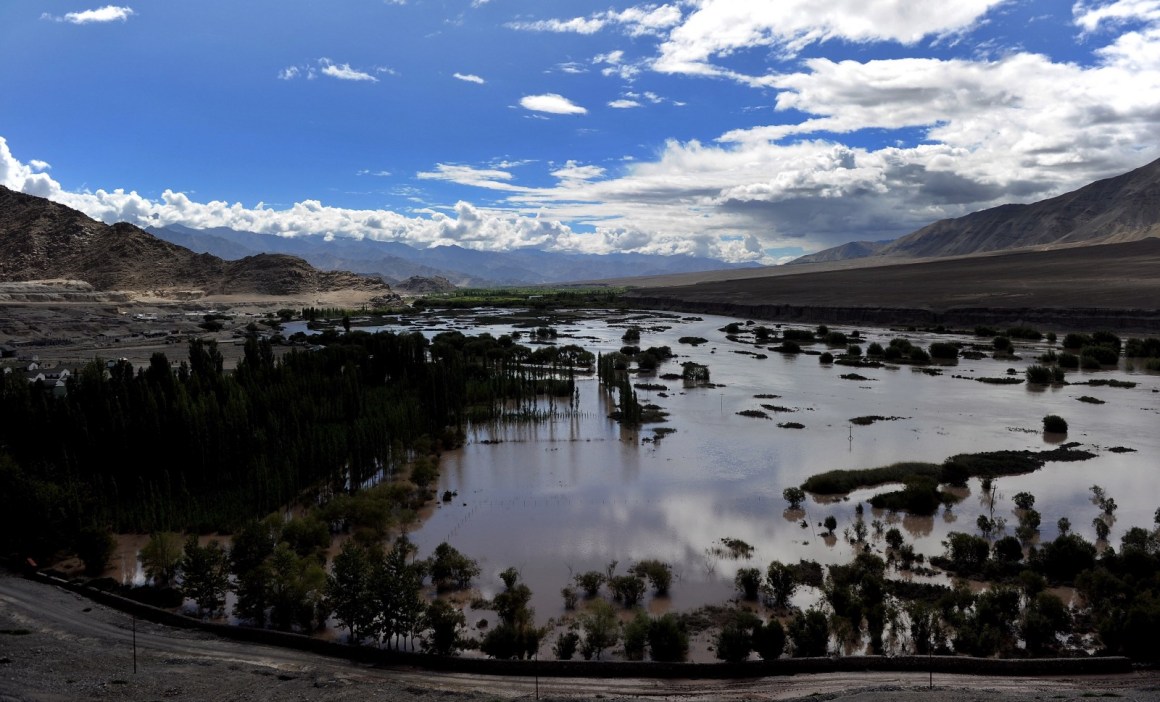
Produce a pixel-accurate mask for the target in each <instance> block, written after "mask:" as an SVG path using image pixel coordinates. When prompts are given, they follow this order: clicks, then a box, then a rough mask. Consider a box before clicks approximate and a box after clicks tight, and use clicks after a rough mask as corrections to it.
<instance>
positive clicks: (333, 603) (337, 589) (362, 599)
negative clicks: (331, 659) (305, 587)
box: [326, 540, 378, 645]
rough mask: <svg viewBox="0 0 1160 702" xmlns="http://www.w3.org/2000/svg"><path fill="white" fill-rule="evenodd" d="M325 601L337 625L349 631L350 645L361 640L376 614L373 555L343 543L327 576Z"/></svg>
mask: <svg viewBox="0 0 1160 702" xmlns="http://www.w3.org/2000/svg"><path fill="white" fill-rule="evenodd" d="M326 602H327V606H328V607H329V608H330V609H331V610H332V611H333V612H334V616H335V619H337V620H338V623H339V624H341V625H342V626H345V627H346V628H347V629H350V642H351V643H352V644H355V645H357V644H358V643H359V642H360V641H362V639H363V638H364V637H365V636H366V634H367V633H368V632H369V631H370V630H371V628H372V626H373V624H374V620H375V617H376V616H377V614H378V612H377V611H376V610H377V608H376V606H375V563H374V557H373V556H372V554H371V553H370V552H369V551H368V550H367V549H366V548H364V547H362V546H360V545H359V544H358V543H356V542H355V541H353V540H350V541H346V542H345V543H343V545H342V550H341V551H339V552H338V555H336V556H335V557H334V563H333V565H332V567H331V572H330V574H329V575H328V576H327V577H326Z"/></svg>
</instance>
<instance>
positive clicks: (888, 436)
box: [287, 312, 1160, 621]
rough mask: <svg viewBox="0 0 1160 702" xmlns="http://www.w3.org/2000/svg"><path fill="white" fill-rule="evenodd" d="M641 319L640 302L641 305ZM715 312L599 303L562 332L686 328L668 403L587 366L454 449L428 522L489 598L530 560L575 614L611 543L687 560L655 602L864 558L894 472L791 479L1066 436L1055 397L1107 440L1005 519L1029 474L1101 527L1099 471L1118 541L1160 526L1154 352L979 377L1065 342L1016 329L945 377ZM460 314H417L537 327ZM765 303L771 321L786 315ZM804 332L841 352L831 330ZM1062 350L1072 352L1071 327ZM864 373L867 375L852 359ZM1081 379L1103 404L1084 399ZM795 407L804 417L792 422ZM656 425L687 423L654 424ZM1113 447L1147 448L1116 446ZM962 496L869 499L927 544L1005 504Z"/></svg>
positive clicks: (605, 344) (1055, 501)
mask: <svg viewBox="0 0 1160 702" xmlns="http://www.w3.org/2000/svg"><path fill="white" fill-rule="evenodd" d="M494 314H496V315H500V313H498V312H496V313H494ZM505 314H506V313H505ZM626 317H633V318H632V319H631V320H629V321H626ZM699 317H700V319H697V318H694V317H690V316H682V315H670V314H661V313H648V312H643V313H634V314H632V315H625V314H623V313H616V314H609V313H595V312H594V313H580V315H579V316H578V317H577V318H576V319H573V320H570V321H567V322H564V323H561V324H558V325H556V328H557V329H558V330H559V331H560V333H561V337H560V338H559V339H558V340H557V342H558V343H561V344H564V343H579V344H580V345H581V346H583V347H585V348H586V349H588V350H590V351H592V352H594V353H608V352H611V351H616V350H619V349H620V347H621V346H622V345H623V344H624V342H622V341H621V335H622V334H623V333H624V330H625V328H626V327H627V326H628V324H629V323H632V324H637V325H640V326H641V327H642V329H643V332H642V334H641V339H640V341H639V342H638V343H639V346H640V347H641V348H647V347H649V346H666V345H667V346H670V347H671V348H672V349H673V351H674V352H675V353H676V354H678V356H677V357H676V358H674V359H673V360H671V361H669V362H667V363H665V364H663V365H662V367H661V368H660V369H659V371H658V373H657V374H656V375H643V374H642V375H641V376H640V377H639V378H637V379H636V380H635V382H647V383H658V384H662V385H665V386H666V388H667V389H666V390H664V391H658V390H639V391H638V395H639V399H640V400H641V402H652V403H655V404H657V405H660V406H661V407H662V408H663V409H664V410H665V411H666V412H668V413H669V417H668V420H667V421H666V422H664V423H663V424H656V425H653V424H649V425H645V426H644V427H642V428H640V429H639V430H632V429H625V428H623V427H621V426H620V425H619V424H617V423H616V422H615V421H613V420H611V419H609V418H608V415H609V413H610V412H611V411H612V410H613V409H615V402H616V398H615V396H614V395H612V394H610V393H608V392H606V391H604V390H603V389H602V388H601V387H600V385H599V382H598V381H597V380H596V379H595V378H594V377H591V376H589V377H584V378H581V379H579V380H578V381H577V384H578V390H579V392H578V402H577V405H576V407H575V408H574V409H570V408H569V407H568V406H567V403H559V402H558V403H557V404H556V407H557V409H559V410H561V416H559V417H558V418H556V419H553V420H550V421H544V422H537V423H521V424H509V425H474V426H471V427H470V428H469V429H468V433H467V443H466V444H465V445H464V446H463V447H462V448H461V449H459V450H457V451H453V452H449V453H445V454H444V456H443V460H442V464H441V476H440V480H439V486H438V487H439V491H440V492H443V491H445V490H449V491H453V492H455V493H456V498H455V499H454V500H453V501H451V502H450V503H445V504H440V505H439V506H438V508H437V509H435V510H434V512H433V513H432V514H431V515H430V517H429V518H428V519H426V520H425V521H424V522H423V523H422V524H421V526H419V527H418V528H417V529H416V531H414V533H412V534H411V538H412V539H413V540H414V541H415V542H416V543H417V544H418V545H419V547H420V551H421V553H423V554H427V553H430V552H431V551H432V550H434V548H435V546H436V545H438V544H439V543H440V542H442V541H448V542H450V543H451V544H452V545H454V546H455V547H456V548H458V549H459V550H461V551H462V552H464V553H466V554H468V555H469V556H471V557H473V558H476V559H477V560H478V561H479V563H480V565H481V567H482V569H483V574H482V576H481V577H480V579H479V587H480V590H481V592H482V594H483V595H484V596H491V595H493V594H495V593H496V592H498V591H499V590H500V589H501V588H502V583H501V581H500V579H499V577H498V574H499V573H500V572H501V571H503V570H504V569H505V568H508V567H509V566H514V567H516V568H517V569H519V571H520V573H521V575H522V576H523V579H524V581H525V582H526V583H527V584H528V585H529V587H531V589H532V590H533V592H534V598H533V601H532V604H533V606H534V607H535V608H536V611H537V619H538V620H540V621H545V620H547V619H548V618H550V617H552V618H558V617H560V616H562V615H565V614H566V612H565V610H564V604H563V599H562V597H561V595H560V590H561V588H563V587H565V586H566V585H569V584H571V582H572V578H573V576H574V575H575V574H577V573H581V572H584V571H587V570H594V569H595V570H601V571H603V570H605V569H606V567H607V566H608V565H609V564H610V563H611V562H613V561H616V562H617V563H618V565H617V568H616V570H617V572H618V573H623V572H625V570H626V569H627V568H628V567H629V566H630V565H631V564H633V563H635V562H637V561H639V560H642V559H649V558H656V559H660V560H663V561H665V562H668V563H670V564H671V565H672V566H673V570H674V574H675V578H674V582H673V585H672V588H671V593H670V596H669V597H667V598H657V597H654V596H653V595H652V594H651V593H650V594H649V595H647V596H646V597H645V602H644V604H645V606H646V607H647V608H648V609H649V610H650V611H652V612H661V611H667V610H670V609H672V610H681V611H686V610H689V609H692V608H695V607H697V606H700V605H703V604H721V603H723V602H725V601H727V600H729V599H730V598H733V597H735V596H736V592H735V590H734V586H733V578H734V575H735V574H736V573H737V571H738V569H740V568H743V567H758V568H760V569H762V571H764V570H765V568H766V566H767V565H768V563H769V562H770V561H771V560H775V559H776V560H780V561H783V562H796V561H797V560H799V559H813V560H817V561H819V562H821V563H827V564H828V563H844V562H848V561H849V560H850V559H851V558H852V556H853V554H854V553H855V547H854V546H853V545H851V544H850V543H849V541H848V540H847V539H846V538H845V537H844V531H845V530H846V529H850V528H852V526H853V524H854V522H855V518H856V517H855V506H856V505H857V504H859V503H864V501H865V500H867V499H868V498H869V497H870V496H871V495H873V494H874V493H876V492H879V491H881V489H882V488H875V489H868V490H860V491H857V492H855V493H853V494H851V495H850V496H848V498H839V499H836V500H835V499H834V498H828V499H821V498H814V497H811V498H810V499H808V500H807V501H806V504H805V513H804V515H803V514H802V513H801V512H800V511H799V512H789V511H787V509H786V507H787V505H786V502H785V500H784V499H783V498H782V490H783V489H784V488H786V487H789V486H795V485H800V484H801V483H802V481H804V480H805V479H806V478H807V477H809V476H810V475H813V474H815V473H818V472H822V471H826V470H831V469H838V468H841V469H858V468H868V467H874V466H881V465H886V464H889V463H893V462H896V461H916V460H917V461H934V462H941V461H942V460H943V459H945V458H947V457H949V456H951V455H953V454H956V453H961V452H976V451H987V450H998V449H1014V450H1022V449H1030V450H1042V449H1045V448H1051V446H1052V445H1053V442H1057V441H1058V439H1050V440H1049V439H1045V437H1044V435H1043V433H1042V431H1041V428H1042V423H1041V422H1042V418H1043V417H1044V415H1047V414H1058V415H1061V416H1063V417H1064V418H1066V419H1067V421H1068V422H1069V424H1070V432H1069V434H1068V436H1067V439H1066V440H1067V441H1074V442H1079V443H1080V444H1081V445H1082V448H1085V449H1088V450H1091V451H1093V452H1095V453H1097V454H1098V455H1097V457H1096V458H1094V459H1091V460H1088V461H1081V462H1074V463H1049V464H1047V466H1046V467H1045V468H1043V469H1041V470H1039V471H1037V472H1035V473H1033V474H1029V475H1024V476H1017V477H1004V478H1000V479H998V480H997V481H996V496H995V497H996V499H995V509H994V514H995V516H997V517H1004V518H1005V519H1006V521H1007V529H1006V533H1007V534H1013V532H1014V527H1015V526H1016V524H1017V518H1016V515H1015V513H1014V512H1013V508H1014V505H1013V503H1012V502H1011V496H1012V495H1014V494H1015V493H1017V492H1020V491H1024V490H1026V491H1029V492H1031V493H1033V494H1034V495H1035V496H1036V498H1037V500H1036V503H1035V507H1036V509H1038V510H1039V511H1040V512H1041V513H1042V516H1043V523H1042V527H1041V538H1042V539H1051V538H1054V536H1055V535H1056V526H1055V525H1056V521H1057V520H1058V519H1059V518H1060V517H1063V516H1066V517H1068V518H1069V519H1070V520H1071V523H1072V528H1073V530H1074V531H1076V532H1077V533H1079V534H1081V535H1083V536H1084V537H1086V538H1088V539H1092V540H1094V539H1095V531H1094V528H1093V527H1092V525H1091V521H1092V519H1093V518H1094V517H1095V516H1097V514H1099V513H1100V510H1099V508H1097V507H1096V506H1095V504H1094V503H1093V501H1092V500H1091V493H1090V492H1089V487H1090V486H1091V485H1093V484H1099V485H1100V486H1102V487H1103V488H1104V489H1105V490H1106V492H1107V494H1108V495H1110V496H1111V497H1113V498H1114V499H1115V501H1116V502H1117V504H1118V505H1119V509H1118V511H1117V512H1116V514H1115V521H1114V524H1113V527H1112V533H1111V539H1110V540H1111V542H1112V543H1113V544H1115V545H1118V543H1119V537H1120V536H1121V535H1122V534H1123V532H1124V530H1125V529H1127V528H1128V527H1129V526H1133V525H1139V526H1151V525H1152V517H1153V512H1154V511H1155V510H1156V508H1157V506H1160V497H1157V493H1156V491H1155V485H1156V470H1157V468H1158V466H1157V457H1158V456H1160V434H1158V432H1157V431H1156V428H1157V427H1158V426H1160V392H1157V391H1158V390H1160V376H1158V375H1157V374H1156V373H1148V372H1144V371H1141V370H1136V368H1137V367H1138V368H1142V367H1143V364H1139V366H1135V367H1133V366H1131V365H1130V364H1129V363H1128V362H1126V361H1121V365H1120V367H1119V368H1117V369H1114V370H1104V371H1098V372H1080V371H1072V372H1069V373H1068V378H1067V379H1068V381H1070V382H1072V383H1075V382H1080V381H1084V380H1090V379H1105V378H1106V379H1112V378H1115V379H1120V380H1130V381H1133V382H1136V383H1138V385H1137V386H1136V387H1134V388H1131V389H1125V388H1113V387H1091V386H1086V385H1074V384H1073V385H1066V386H1057V387H1050V388H1041V389H1036V388H1032V387H1029V386H1027V385H1026V384H1020V385H991V384H985V383H980V382H975V381H974V380H973V378H978V377H992V378H993V377H1000V376H1007V375H1008V369H1014V372H1015V375H1014V377H1019V378H1021V377H1023V371H1024V369H1025V368H1026V367H1027V366H1028V365H1031V364H1033V363H1035V362H1036V361H1035V357H1036V356H1037V355H1039V354H1040V353H1043V352H1044V351H1046V350H1047V349H1048V348H1052V346H1051V345H1049V344H1047V343H1046V342H1035V343H1030V342H1021V341H1018V340H1016V341H1015V346H1016V354H1017V355H1018V356H1019V357H1020V358H1019V359H1018V360H1016V359H993V358H990V357H987V358H984V359H980V360H966V359H959V361H958V362H957V364H955V365H952V366H929V367H928V368H936V369H939V370H941V375H929V374H927V373H923V372H921V371H920V370H919V369H918V368H914V367H910V366H906V365H901V366H891V367H884V368H878V369H856V371H855V369H850V368H847V367H843V366H838V365H833V366H827V365H823V364H820V363H819V361H818V357H817V356H815V355H799V356H787V355H782V354H779V353H777V352H774V351H770V350H767V349H757V348H754V346H753V345H752V344H746V343H738V342H731V341H728V340H726V338H725V334H724V333H723V332H721V331H719V329H720V328H722V327H724V326H725V325H726V324H728V323H730V322H736V321H741V322H742V323H743V324H744V322H745V320H737V319H734V318H727V317H714V316H710V315H699ZM463 319H464V318H463V317H448V318H443V317H439V316H437V315H436V316H433V317H427V318H426V319H425V321H424V323H423V324H422V326H421V327H420V328H421V329H422V330H423V331H424V333H427V334H434V333H436V332H437V331H439V330H443V329H447V328H457V329H460V330H462V331H464V332H465V333H471V332H485V331H486V332H489V333H491V334H493V335H495V336H499V335H500V334H505V333H510V332H512V331H524V332H525V333H526V331H527V330H526V329H518V328H516V327H514V326H512V323H511V322H510V320H508V319H506V318H504V317H502V316H497V317H496V319H495V322H494V323H488V319H489V317H488V314H487V313H483V314H480V315H479V316H477V317H474V318H473V319H474V322H473V323H472V324H465V323H464V321H463ZM755 321H756V322H757V324H766V325H767V326H772V325H773V324H774V323H776V320H766V321H762V320H755ZM415 328H416V327H414V326H409V327H406V328H405V329H407V330H413V329H415ZM799 328H806V327H800V326H799ZM811 328H812V327H811ZM833 329H834V330H836V331H843V332H847V333H849V332H850V331H852V330H851V329H850V328H845V327H833ZM290 331H293V330H288V332H287V333H289V332H290ZM859 331H860V333H861V336H862V338H861V339H859V340H851V342H852V343H858V344H860V345H861V346H862V347H863V349H865V348H866V346H867V345H869V343H871V342H873V341H877V342H879V343H881V344H883V345H884V346H885V345H886V344H887V343H888V342H889V340H890V339H892V338H895V337H898V336H903V337H906V338H908V339H909V340H910V341H911V342H912V343H914V344H916V345H921V346H923V347H927V346H928V345H929V344H930V343H931V342H932V341H962V342H964V343H967V344H974V343H983V344H987V343H989V341H990V339H989V338H986V339H979V338H975V337H974V336H970V335H957V336H956V335H947V334H927V333H921V332H898V331H891V330H888V329H875V328H860V329H859ZM682 336H700V337H704V338H706V339H708V343H706V344H703V345H701V346H697V347H693V346H689V345H685V344H680V343H678V341H677V340H678V338H679V337H682ZM1061 336H1062V335H1061ZM749 338H752V337H749ZM525 341H526V337H525ZM805 347H806V348H809V349H814V350H817V351H824V350H827V348H826V347H825V345H824V344H821V343H818V344H812V345H806V346H805ZM1054 348H1056V349H1057V350H1060V349H1059V346H1058V345H1055V346H1054ZM829 350H831V351H833V352H835V353H836V352H838V351H839V349H829ZM735 351H744V352H750V353H757V354H766V355H767V356H768V357H767V358H765V359H759V358H755V357H754V356H752V355H749V354H742V353H734V352H735ZM684 361H695V362H698V363H703V364H706V365H708V366H709V369H710V372H711V375H712V381H713V383H714V384H716V386H715V387H685V385H684V384H683V383H682V382H681V381H664V380H660V379H659V374H661V373H669V372H676V373H679V372H680V363H681V362H684ZM851 372H857V373H858V374H860V375H862V376H864V377H865V378H866V380H846V379H842V378H841V377H840V376H841V375H843V374H847V373H851ZM954 376H963V377H961V378H956V377H954ZM662 393H663V395H662ZM755 395H777V396H778V397H776V398H757V397H755ZM1083 395H1089V396H1094V397H1097V398H1099V399H1101V400H1103V401H1104V402H1105V404H1102V405H1095V404H1088V403H1085V402H1080V401H1078V398H1079V397H1080V396H1083ZM763 404H766V405H771V406H774V407H778V408H783V409H789V410H792V411H770V410H768V409H765V410H763V411H765V412H766V413H767V414H768V415H769V417H770V418H769V419H764V418H760V417H745V416H740V415H738V414H737V413H738V412H740V411H743V410H762V409H763V408H762V407H761V406H762V405H763ZM545 406H546V405H545ZM865 415H881V416H884V417H890V418H892V419H889V420H886V421H877V422H874V423H873V424H870V425H866V426H861V425H853V424H851V422H850V421H849V420H850V419H851V418H854V417H860V416H865ZM787 422H797V423H800V424H802V425H804V428H802V429H788V428H780V427H779V426H778V424H779V423H787ZM656 427H666V428H670V429H674V430H675V432H673V433H671V434H668V435H666V436H664V437H663V438H661V439H659V440H658V439H654V429H655V428H656ZM1113 447H1127V448H1131V449H1135V451H1134V452H1124V453H1116V452H1112V451H1109V450H1108V449H1110V448H1113ZM961 494H962V496H963V499H962V501H961V502H959V503H958V504H956V505H954V506H953V507H951V508H950V509H947V510H945V511H940V512H939V513H938V514H936V515H935V516H933V517H914V516H908V515H904V514H888V513H884V512H880V511H877V510H873V509H871V508H870V506H869V504H868V503H865V504H864V505H863V506H864V508H865V521H866V523H867V526H868V527H871V525H872V523H873V522H874V521H875V520H878V521H880V522H881V523H882V526H883V528H889V527H890V526H898V527H899V528H900V529H901V530H902V531H903V533H904V535H905V536H906V537H907V540H908V541H909V542H913V543H914V544H915V547H916V549H917V550H918V551H920V552H922V553H925V554H926V555H928V556H929V555H936V554H940V553H942V551H943V546H942V544H941V542H942V540H943V539H945V538H946V535H947V534H948V533H950V532H951V531H967V532H971V533H976V529H975V521H976V518H977V517H978V516H979V515H980V514H985V513H986V514H989V513H990V496H989V495H987V494H985V493H984V492H983V490H982V489H981V485H980V484H979V481H978V480H971V481H970V482H969V484H968V486H967V488H966V489H965V490H964V491H962V493H961ZM829 515H833V516H834V517H835V518H836V519H837V521H838V528H837V530H836V532H837V538H826V537H825V534H824V531H825V530H824V529H823V528H822V527H821V526H819V525H820V523H821V522H822V520H823V519H824V518H825V517H826V516H829ZM724 538H732V539H741V540H743V541H745V542H747V543H749V544H751V545H752V546H753V547H754V551H753V555H752V557H751V558H749V559H733V558H730V557H728V556H725V555H722V554H721V553H719V549H718V547H719V546H720V545H721V539H724ZM868 541H869V543H870V544H871V546H872V548H874V549H875V550H877V551H879V552H881V551H882V549H883V548H884V546H883V542H882V539H881V537H880V536H877V535H876V534H875V530H874V528H873V527H871V528H870V536H869V538H868ZM935 580H936V581H937V578H935ZM816 597H817V593H815V592H812V591H810V590H809V589H808V588H806V589H803V590H801V591H799V593H798V595H797V599H796V601H795V602H796V603H797V604H801V605H806V604H809V603H810V602H812V601H814V600H815V599H816ZM477 618H478V617H477Z"/></svg>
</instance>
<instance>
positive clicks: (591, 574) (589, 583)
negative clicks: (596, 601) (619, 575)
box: [574, 570, 607, 598]
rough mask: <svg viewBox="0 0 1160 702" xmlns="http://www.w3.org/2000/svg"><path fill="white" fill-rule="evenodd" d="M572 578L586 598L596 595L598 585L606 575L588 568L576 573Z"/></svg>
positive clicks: (598, 588)
mask: <svg viewBox="0 0 1160 702" xmlns="http://www.w3.org/2000/svg"><path fill="white" fill-rule="evenodd" d="M574 580H575V581H576V586H577V587H579V588H580V589H581V590H583V591H584V596H585V597H588V598H592V597H596V595H597V593H599V592H600V586H601V585H603V584H604V581H605V580H607V576H605V575H604V573H601V572H600V571H598V570H589V571H587V572H584V573H580V574H579V575H577V576H576V577H575V578H574Z"/></svg>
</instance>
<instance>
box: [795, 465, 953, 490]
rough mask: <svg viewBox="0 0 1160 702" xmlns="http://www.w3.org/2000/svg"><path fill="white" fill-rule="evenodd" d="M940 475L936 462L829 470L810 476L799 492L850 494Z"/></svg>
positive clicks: (939, 467)
mask: <svg viewBox="0 0 1160 702" xmlns="http://www.w3.org/2000/svg"><path fill="white" fill-rule="evenodd" d="M941 475H942V466H940V465H939V464H937V463H923V462H919V461H903V462H900V463H892V464H890V465H888V466H881V467H878V468H864V469H862V470H831V471H827V472H825V473H819V474H817V475H812V476H810V477H809V478H808V479H807V480H806V481H805V482H804V483H802V489H803V490H805V491H806V492H812V493H814V494H817V495H839V494H844V493H848V492H853V491H854V490H857V489H858V488H864V487H874V486H875V485H885V484H887V483H901V482H905V481H906V479H907V478H912V477H915V476H925V477H930V478H935V479H937V478H938V477H939V476H941Z"/></svg>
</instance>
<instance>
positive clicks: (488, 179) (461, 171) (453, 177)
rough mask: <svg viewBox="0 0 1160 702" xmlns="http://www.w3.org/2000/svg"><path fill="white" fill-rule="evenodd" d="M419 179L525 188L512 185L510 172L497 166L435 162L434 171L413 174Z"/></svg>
mask: <svg viewBox="0 0 1160 702" xmlns="http://www.w3.org/2000/svg"><path fill="white" fill-rule="evenodd" d="M415 177H417V178H419V179H420V180H445V181H448V182H451V183H459V184H460V185H472V186H475V187H478V188H490V189H492V190H509V191H520V190H527V188H523V187H520V186H518V185H513V184H512V183H511V182H510V181H511V179H512V174H511V173H509V172H507V171H505V170H502V169H499V168H473V167H472V166H464V165H460V164H448V163H440V164H436V166H435V170H434V171H422V172H419V173H417V174H415Z"/></svg>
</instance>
